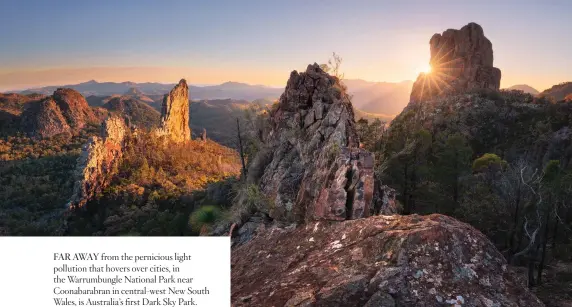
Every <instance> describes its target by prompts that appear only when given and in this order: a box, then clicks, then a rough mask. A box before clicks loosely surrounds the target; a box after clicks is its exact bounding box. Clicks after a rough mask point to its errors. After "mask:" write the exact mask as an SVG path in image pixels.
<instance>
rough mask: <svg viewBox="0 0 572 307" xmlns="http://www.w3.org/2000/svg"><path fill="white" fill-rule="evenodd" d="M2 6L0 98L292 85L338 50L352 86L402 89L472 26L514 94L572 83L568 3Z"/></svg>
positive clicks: (25, 3)
mask: <svg viewBox="0 0 572 307" xmlns="http://www.w3.org/2000/svg"><path fill="white" fill-rule="evenodd" d="M221 6H224V7H225V10H220V7H221ZM0 8H1V9H2V11H3V12H4V18H5V24H6V25H9V26H6V27H3V28H1V29H0V40H1V41H2V42H3V48H2V50H0V67H1V68H0V91H8V90H19V89H27V88H35V87H42V86H48V85H65V84H76V83H81V82H85V81H88V80H93V79H95V80H97V81H98V82H125V81H132V82H137V83H141V82H159V83H175V82H177V81H178V80H179V79H181V78H185V79H187V81H188V82H189V83H191V84H205V85H208V84H220V83H224V82H227V81H235V82H242V83H247V84H260V85H267V86H273V87H282V86H285V83H286V80H287V79H288V76H289V74H290V72H291V71H292V70H299V71H300V70H304V69H305V67H306V66H307V65H308V64H311V63H314V62H318V63H325V62H326V61H327V59H328V58H329V56H330V55H331V53H332V52H333V51H335V52H337V53H338V54H340V55H341V56H342V58H343V64H342V72H344V73H345V77H346V78H347V79H362V80H366V81H371V82H394V83H395V82H402V81H406V80H415V79H416V77H417V74H418V73H419V72H420V70H422V69H423V67H425V66H426V65H427V63H428V61H429V39H430V38H431V36H432V35H433V34H434V33H441V32H443V31H445V30H446V29H449V28H456V29H459V28H461V27H462V26H463V25H465V24H467V23H469V22H476V23H478V24H480V25H481V26H482V27H483V29H484V31H485V35H486V36H487V37H488V38H489V39H490V40H491V42H492V43H493V50H494V58H495V61H494V65H495V67H498V68H500V69H501V71H502V79H501V87H502V88H505V87H509V86H512V85H516V84H527V85H530V86H532V87H534V88H536V89H537V90H539V91H542V90H544V89H546V88H549V87H551V86H552V85H554V84H558V83H561V82H565V81H571V80H572V71H570V70H569V67H572V57H570V54H572V36H571V35H570V33H568V32H569V31H570V29H571V28H572V20H570V18H569V17H568V16H567V13H568V12H569V11H570V9H571V8H572V3H570V2H568V1H564V0H562V1H530V2H526V3H522V2H521V1H512V0H511V1H503V2H497V1H479V2H478V3H466V2H463V3H454V2H450V1H437V0H436V1H431V2H425V1H412V0H411V1H399V2H395V1H368V0H362V1H354V2H352V3H351V4H350V3H348V2H347V1H330V2H328V4H327V5H326V4H323V3H318V2H310V3H307V2H302V1H289V2H285V3H278V2H267V1H249V2H247V3H238V2H234V1H209V2H208V3H207V2H191V1H170V2H157V1H144V0H143V1H121V2H99V1H81V2H78V1H58V2H57V3H53V2H44V1H25V0H24V1H3V2H2V4H0ZM506 12H511V13H510V16H509V15H507V14H506ZM445 15H446V17H447V18H443V16H445ZM514 16H518V18H514ZM531 21H535V22H531ZM538 21H542V22H538Z"/></svg>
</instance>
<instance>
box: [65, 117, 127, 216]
mask: <svg viewBox="0 0 572 307" xmlns="http://www.w3.org/2000/svg"><path fill="white" fill-rule="evenodd" d="M126 132H127V128H126V126H125V123H124V121H123V119H121V118H119V117H110V118H108V119H107V120H106V121H105V122H104V123H103V125H102V135H101V137H97V136H93V137H91V138H90V139H89V141H88V142H87V144H85V145H84V146H83V148H82V152H81V155H80V157H79V158H78V161H77V166H76V171H75V174H74V176H75V182H74V188H73V195H72V197H71V199H70V202H69V204H68V207H70V208H78V207H82V206H83V205H84V204H85V203H86V202H87V201H88V200H90V199H91V198H93V197H94V196H96V195H97V194H98V193H101V192H103V189H104V188H105V187H106V186H107V185H108V184H109V182H110V180H111V178H112V176H113V174H114V172H115V170H114V168H115V167H116V166H117V165H118V163H119V161H120V159H121V157H122V155H123V150H122V148H123V142H124V140H125V134H126Z"/></svg>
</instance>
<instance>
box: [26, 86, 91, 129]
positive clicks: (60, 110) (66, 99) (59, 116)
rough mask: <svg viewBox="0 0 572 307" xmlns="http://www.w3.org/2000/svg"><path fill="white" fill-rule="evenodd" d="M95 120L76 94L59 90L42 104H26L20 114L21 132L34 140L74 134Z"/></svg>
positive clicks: (87, 106) (79, 95)
mask: <svg viewBox="0 0 572 307" xmlns="http://www.w3.org/2000/svg"><path fill="white" fill-rule="evenodd" d="M95 121H97V117H96V116H95V114H94V113H93V111H92V110H91V108H90V107H89V105H88V104H87V101H86V100H85V98H84V97H83V96H82V95H81V94H80V93H79V92H77V91H75V90H72V89H68V88H59V89H57V90H56V91H55V92H54V94H53V95H52V96H50V97H48V98H45V99H43V100H41V101H37V102H31V103H28V104H27V105H26V107H25V109H24V112H23V113H22V118H21V126H22V129H23V130H24V131H26V132H28V133H29V134H31V135H33V136H37V137H42V138H47V137H52V136H55V135H58V134H62V133H65V134H70V135H71V134H73V133H74V132H77V131H78V130H79V129H81V128H83V127H84V126H85V125H86V124H87V123H90V122H95Z"/></svg>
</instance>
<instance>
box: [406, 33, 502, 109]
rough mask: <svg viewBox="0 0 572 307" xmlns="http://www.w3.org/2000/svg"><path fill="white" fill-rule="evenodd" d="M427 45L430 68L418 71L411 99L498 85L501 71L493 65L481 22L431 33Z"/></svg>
mask: <svg viewBox="0 0 572 307" xmlns="http://www.w3.org/2000/svg"><path fill="white" fill-rule="evenodd" d="M429 46H430V51H431V59H430V61H429V63H430V64H431V72H430V73H428V74H423V73H422V74H420V75H419V77H418V78H417V80H416V81H415V83H414V84H413V89H412V91H411V101H422V100H428V99H431V98H433V97H435V96H437V95H441V94H448V93H461V92H464V91H468V90H472V89H479V88H480V89H491V90H498V89H499V87H500V79H501V71H500V70H499V69H498V68H496V67H493V47H492V43H491V42H490V41H489V39H487V38H486V37H485V34H484V31H483V28H482V27H481V26H480V25H478V24H476V23H473V22H472V23H469V24H467V25H466V26H464V27H462V28H461V29H460V30H455V29H448V30H446V31H445V32H443V33H441V34H434V35H433V37H431V40H430V41H429Z"/></svg>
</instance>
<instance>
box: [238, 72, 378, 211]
mask: <svg viewBox="0 0 572 307" xmlns="http://www.w3.org/2000/svg"><path fill="white" fill-rule="evenodd" d="M269 120H270V127H271V129H270V132H269V134H268V136H267V138H266V140H265V148H264V149H262V150H261V152H260V153H259V154H258V155H257V156H256V157H255V159H254V160H253V163H252V164H251V167H250V170H249V178H248V180H249V182H251V183H258V184H259V185H260V187H261V189H262V191H263V193H264V194H265V195H268V196H270V198H271V201H272V202H273V205H271V207H272V208H273V209H272V210H271V212H270V216H271V217H272V218H274V219H275V220H279V221H287V222H303V221H310V220H319V219H328V220H346V219H354V218H361V217H364V216H367V215H368V214H369V209H370V208H369V206H370V205H371V201H372V197H373V164H374V157H373V154H371V153H369V152H367V151H365V150H363V149H359V148H358V144H359V141H358V137H357V133H356V128H355V121H354V114H353V109H352V104H351V102H350V99H349V97H348V95H347V94H346V92H345V90H344V89H343V88H342V86H341V85H340V83H339V80H338V79H337V78H336V77H333V76H330V75H329V74H327V73H325V72H324V71H323V70H322V69H320V67H319V65H318V64H313V65H309V66H308V68H307V69H306V71H305V72H303V73H298V72H296V71H293V72H292V73H291V74H290V79H289V80H288V83H287V85H286V89H285V91H284V94H282V96H281V97H280V100H279V103H278V105H277V107H276V108H275V109H274V110H272V112H271V114H270V119H269Z"/></svg>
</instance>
